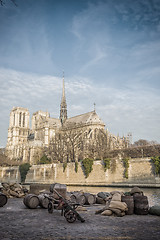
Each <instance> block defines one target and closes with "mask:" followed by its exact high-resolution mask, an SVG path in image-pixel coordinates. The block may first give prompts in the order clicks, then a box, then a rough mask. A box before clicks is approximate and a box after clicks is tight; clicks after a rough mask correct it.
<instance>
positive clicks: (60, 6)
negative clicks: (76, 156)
mask: <svg viewBox="0 0 160 240" xmlns="http://www.w3.org/2000/svg"><path fill="white" fill-rule="evenodd" d="M16 3H17V5H18V6H17V7H16V6H15V5H14V4H13V3H12V2H10V1H9V0H5V5H4V6H3V7H2V6H1V7H0V33H1V34H0V36H1V37H0V119H1V121H0V146H1V147H2V146H5V145H6V141H7V131H8V126H9V114H10V110H11V109H12V108H13V107H14V106H21V107H26V108H28V109H29V111H30V116H32V114H33V112H36V111H38V110H44V111H46V110H48V111H49V112H50V114H51V117H56V118H58V117H59V110H60V100H61V94H62V76H63V70H64V74H65V86H66V98H67V106H68V116H69V117H72V116H75V115H79V114H82V113H85V112H88V111H92V110H93V108H94V103H96V112H97V113H98V115H99V116H100V118H101V119H102V120H103V121H104V123H105V124H106V128H108V129H109V131H110V132H111V133H113V134H115V135H117V134H119V135H120V136H123V135H127V133H128V132H131V133H132V135H133V142H134V141H136V140H138V139H147V140H156V141H158V142H160V93H159V92H160V1H159V0H134V1H133V0H67V1H66V0H27V1H26V0H16Z"/></svg>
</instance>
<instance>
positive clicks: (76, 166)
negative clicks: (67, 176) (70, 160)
mask: <svg viewBox="0 0 160 240" xmlns="http://www.w3.org/2000/svg"><path fill="white" fill-rule="evenodd" d="M75 172H76V173H77V172H78V162H75Z"/></svg>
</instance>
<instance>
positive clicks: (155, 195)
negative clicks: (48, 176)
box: [67, 186, 160, 207]
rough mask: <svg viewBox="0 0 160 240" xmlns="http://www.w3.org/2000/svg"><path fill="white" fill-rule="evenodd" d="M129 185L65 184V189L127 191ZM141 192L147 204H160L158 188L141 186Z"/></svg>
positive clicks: (92, 191)
mask: <svg viewBox="0 0 160 240" xmlns="http://www.w3.org/2000/svg"><path fill="white" fill-rule="evenodd" d="M131 189H132V188H129V187H124V188H122V187H87V186H67V191H69V192H71V191H80V190H82V191H84V192H89V193H94V194H97V193H98V192H112V191H122V192H129V191H130V190H131ZM141 190H142V191H143V194H144V195H145V196H147V197H148V201H149V206H150V207H151V206H153V205H160V188H141Z"/></svg>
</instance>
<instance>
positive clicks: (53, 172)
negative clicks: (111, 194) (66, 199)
mask: <svg viewBox="0 0 160 240" xmlns="http://www.w3.org/2000/svg"><path fill="white" fill-rule="evenodd" d="M124 170H125V169H124V165H123V161H122V160H121V159H118V158H117V159H115V162H114V167H113V166H112V165H111V168H110V169H109V170H107V171H106V172H105V171H104V167H103V162H102V161H94V165H93V170H92V172H91V173H90V175H89V177H88V178H86V177H85V175H84V172H83V167H82V165H81V163H80V162H79V163H78V172H77V173H76V171H75V163H74V162H72V163H68V164H67V167H66V169H65V171H63V164H62V163H59V164H46V165H32V167H31V168H30V170H29V172H28V174H27V177H26V183H29V184H32V183H43V184H50V183H53V182H59V183H64V184H68V185H122V186H129V185H134V184H136V185H144V186H145V185H146V186H160V177H159V176H156V175H155V174H154V165H153V163H152V161H151V160H150V158H145V159H144V158H143V159H142V158H135V159H130V160H129V169H128V179H126V178H125V177H124ZM5 181H6V182H19V181H20V174H19V170H18V167H1V168H0V182H5Z"/></svg>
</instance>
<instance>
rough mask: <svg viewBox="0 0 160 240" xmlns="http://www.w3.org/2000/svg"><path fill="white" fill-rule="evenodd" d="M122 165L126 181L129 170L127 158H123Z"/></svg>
mask: <svg viewBox="0 0 160 240" xmlns="http://www.w3.org/2000/svg"><path fill="white" fill-rule="evenodd" d="M123 164H124V168H125V169H124V177H125V178H127V179H128V168H129V158H124V159H123Z"/></svg>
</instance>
